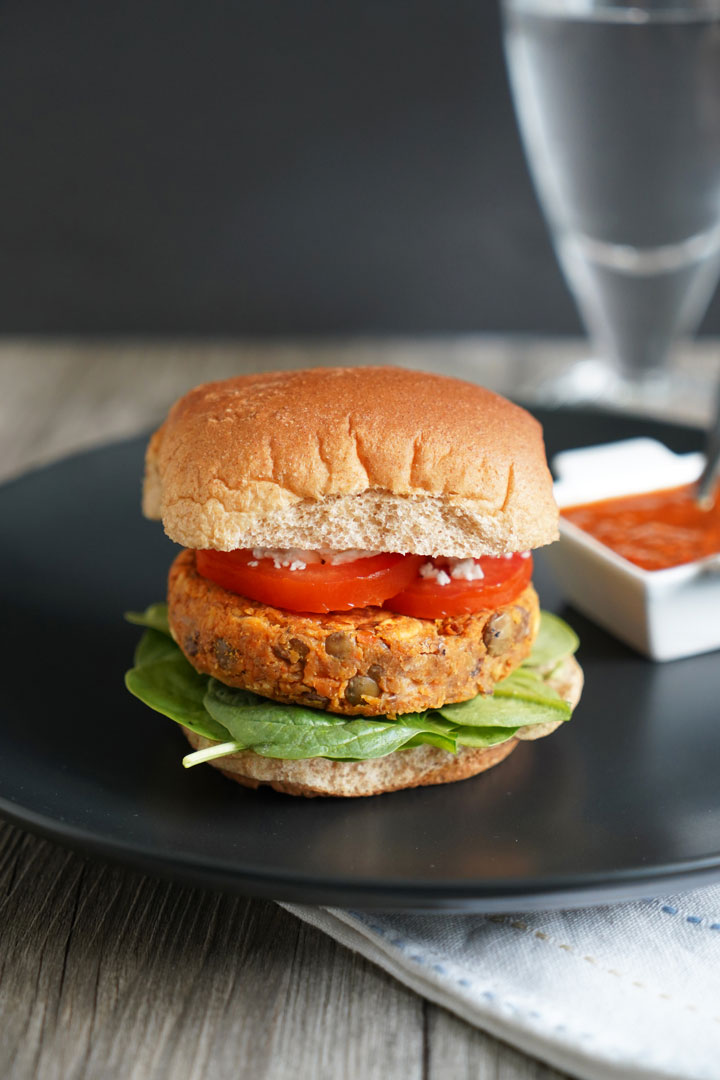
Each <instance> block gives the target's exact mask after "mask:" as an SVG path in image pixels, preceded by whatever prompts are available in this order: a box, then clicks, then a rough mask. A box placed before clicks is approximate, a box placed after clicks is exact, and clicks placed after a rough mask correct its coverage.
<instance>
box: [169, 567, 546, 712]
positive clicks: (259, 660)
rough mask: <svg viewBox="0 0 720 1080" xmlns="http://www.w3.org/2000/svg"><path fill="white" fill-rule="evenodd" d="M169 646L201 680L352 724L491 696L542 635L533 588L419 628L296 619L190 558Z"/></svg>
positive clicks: (374, 612) (175, 580)
mask: <svg viewBox="0 0 720 1080" xmlns="http://www.w3.org/2000/svg"><path fill="white" fill-rule="evenodd" d="M168 607H169V617H170V628H171V630H172V634H173V637H174V638H175V640H176V641H177V643H178V645H179V646H180V648H181V649H182V651H183V652H184V654H185V655H186V656H187V658H188V660H189V661H190V663H191V664H192V665H193V667H195V668H196V669H197V670H198V671H202V672H205V673H206V674H208V675H214V676H215V678H217V679H219V680H220V681H221V682H224V683H226V684H227V685H228V686H239V687H242V688H243V689H246V690H253V691H254V692H255V693H257V694H262V695H263V696H264V697H268V698H273V699H274V700H275V701H286V702H294V703H297V704H299V705H310V706H312V707H314V708H320V709H327V710H328V711H329V712H333V713H341V714H343V715H346V716H382V715H388V716H395V715H398V714H400V713H407V712H420V711H421V710H423V709H429V708H435V707H437V706H439V705H443V704H447V703H449V702H452V701H465V700H467V699H468V698H471V697H474V696H475V695H476V694H478V693H489V692H491V691H492V689H493V686H494V685H495V683H496V682H498V681H499V680H500V679H502V678H504V677H505V676H506V675H507V674H509V672H510V671H512V670H513V669H514V668H516V667H517V666H518V664H519V663H520V662H521V661H522V660H524V659H525V657H526V656H527V655H528V654H529V652H530V649H531V647H532V642H533V640H534V638H535V635H536V633H537V627H538V621H539V610H538V599H537V594H536V593H535V590H534V589H533V588H532V586H531V585H530V586H528V587H527V588H526V589H525V590H524V591H523V592H522V593H521V594H520V595H519V596H518V597H517V598H516V599H515V600H514V601H513V602H512V603H511V604H505V605H503V606H502V607H498V608H497V609H496V610H494V611H482V612H477V613H475V614H473V615H459V616H453V617H449V618H443V619H414V618H411V617H410V616H407V615H396V614H394V613H393V612H391V611H386V610H385V609H384V608H379V607H366V608H355V609H353V610H351V611H341V612H332V613H330V614H327V615H314V614H298V613H296V612H292V611H283V610H282V609H280V608H274V607H270V606H269V605H268V604H261V603H259V602H258V601H256V600H249V599H247V598H246V597H244V596H238V595H237V594H235V593H231V592H228V590H227V589H223V588H222V587H221V586H220V585H216V584H215V583H214V582H212V581H208V580H207V579H206V578H204V577H202V576H201V575H200V574H198V572H197V569H196V566H195V553H194V551H183V552H181V553H180V555H178V557H177V558H176V559H175V562H174V563H173V565H172V567H171V570H170V579H169V584H168Z"/></svg>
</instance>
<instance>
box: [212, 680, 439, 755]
mask: <svg viewBox="0 0 720 1080" xmlns="http://www.w3.org/2000/svg"><path fill="white" fill-rule="evenodd" d="M252 697H256V696H255V695H252ZM205 708H206V709H207V711H208V712H209V713H210V715H211V716H212V717H213V719H215V720H216V721H217V722H218V723H219V724H221V725H222V726H223V727H224V728H225V729H226V730H227V731H229V732H230V737H231V738H232V739H235V740H237V742H239V743H242V744H243V745H244V746H247V747H251V748H252V749H253V750H254V751H255V753H256V754H261V755H262V756H263V757H274V758H283V759H286V760H298V759H300V758H309V757H329V758H334V759H335V760H338V761H342V760H347V759H354V760H367V759H369V758H376V757H384V756H385V755H386V754H391V753H392V752H393V751H394V750H399V749H400V747H401V746H403V745H404V744H405V743H407V742H408V741H409V740H410V739H412V738H413V737H414V736H415V734H416V733H418V732H422V731H423V730H428V731H431V732H432V731H433V728H437V729H438V732H439V733H440V734H442V735H444V734H445V732H446V731H447V726H446V725H444V724H442V722H434V721H432V720H430V719H426V718H423V717H420V716H418V715H417V714H409V716H408V723H407V724H406V723H404V722H403V718H402V717H400V718H398V719H397V720H388V719H387V717H384V716H380V717H352V718H348V717H346V716H339V715H337V714H335V713H328V712H323V711H322V710H320V709H308V708H304V707H303V706H301V705H284V704H282V703H280V702H277V701H268V700H266V699H263V698H256V700H255V702H251V703H248V693H247V691H244V690H233V689H232V688H231V687H228V686H225V685H224V684H223V683H221V682H218V681H217V679H211V680H210V683H209V686H208V691H207V694H206V695H205Z"/></svg>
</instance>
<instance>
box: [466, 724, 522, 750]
mask: <svg viewBox="0 0 720 1080" xmlns="http://www.w3.org/2000/svg"><path fill="white" fill-rule="evenodd" d="M517 730H518V728H516V727H478V728H476V727H458V728H456V729H455V738H456V739H457V741H458V745H459V746H477V747H484V746H497V744H498V743H504V742H507V741H508V739H512V737H513V735H514V734H515V732H516V731H517Z"/></svg>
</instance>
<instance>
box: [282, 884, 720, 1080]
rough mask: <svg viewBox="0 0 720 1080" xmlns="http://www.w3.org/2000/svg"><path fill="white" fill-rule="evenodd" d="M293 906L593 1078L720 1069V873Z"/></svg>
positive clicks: (714, 1075)
mask: <svg viewBox="0 0 720 1080" xmlns="http://www.w3.org/2000/svg"><path fill="white" fill-rule="evenodd" d="M284 906H285V907H287V909H288V910H289V911H291V912H293V914H295V915H297V916H298V917H299V918H301V919H304V920H305V921H306V922H309V923H311V924H312V925H313V926H317V927H319V928H320V929H321V930H324V931H325V932H326V933H328V934H330V935H331V936H332V937H334V938H335V939H336V940H338V941H340V942H341V943H342V944H344V945H347V946H348V947H349V948H351V949H354V950H356V951H357V952H359V953H362V954H363V956H366V957H367V958H368V959H369V960H372V961H373V962H375V963H376V964H379V965H380V966H381V967H383V968H384V969H385V970H386V971H388V972H389V973H390V974H391V975H394V976H395V978H397V979H399V980H400V981H401V982H403V983H405V984H406V985H407V986H409V987H411V988H412V989H413V990H415V991H416V992H417V993H418V994H422V995H423V996H424V997H426V998H429V999H430V1000H431V1001H434V1002H436V1003H437V1004H439V1005H443V1006H444V1007H445V1008H447V1009H450V1010H451V1011H452V1012H455V1013H457V1014H458V1016H461V1017H462V1018H463V1019H464V1020H467V1021H468V1022H469V1023H471V1024H475V1025H476V1026H477V1027H480V1028H482V1029H483V1030H485V1031H487V1032H489V1033H490V1034H491V1035H495V1036H496V1037H497V1038H499V1039H502V1040H504V1041H505V1042H507V1043H510V1044H512V1045H513V1046H516V1047H517V1048H518V1049H520V1050H523V1051H524V1052H525V1053H527V1054H531V1055H533V1056H535V1057H538V1058H541V1059H542V1060H543V1061H546V1062H548V1063H549V1064H551V1065H553V1066H555V1068H558V1069H562V1070H564V1071H565V1072H567V1073H570V1074H571V1075H572V1076H576V1077H579V1078H581V1080H607V1078H610V1077H612V1078H613V1080H618V1078H620V1077H622V1078H626V1077H627V1078H633V1080H634V1078H637V1080H671V1078H672V1080H720V886H712V887H709V888H705V889H702V890H697V891H695V892H691V893H685V894H683V895H679V896H674V897H670V898H667V899H662V900H640V901H632V902H628V903H624V904H615V905H613V906H609V907H602V908H589V909H584V910H577V911H552V912H541V913H538V912H534V913H533V914H529V915H522V914H519V915H489V916H483V915H442V914H432V915H431V914H416V913H413V912H397V913H394V914H388V913H382V914H375V913H371V912H361V911H343V910H339V909H337V908H311V907H300V906H297V905H291V904H286V905H284Z"/></svg>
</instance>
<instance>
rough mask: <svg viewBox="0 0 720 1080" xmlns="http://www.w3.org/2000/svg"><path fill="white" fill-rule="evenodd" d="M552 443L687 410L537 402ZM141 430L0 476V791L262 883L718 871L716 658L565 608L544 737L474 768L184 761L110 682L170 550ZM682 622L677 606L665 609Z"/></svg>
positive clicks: (489, 902)
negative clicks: (382, 787) (559, 668)
mask: <svg viewBox="0 0 720 1080" xmlns="http://www.w3.org/2000/svg"><path fill="white" fill-rule="evenodd" d="M541 419H542V420H543V422H544V423H545V428H546V436H547V442H548V450H549V453H550V454H552V453H554V452H556V451H557V450H560V449H562V448H566V447H570V446H578V445H581V444H590V443H595V442H602V441H605V440H608V439H615V438H625V437H627V436H630V435H638V434H647V435H651V436H655V437H658V438H660V439H662V440H663V441H665V442H666V443H668V445H670V446H671V447H673V448H674V449H676V450H683V451H685V450H695V449H698V448H699V446H700V441H701V440H700V435H699V433H698V432H696V431H693V430H692V429H688V428H682V427H673V426H668V425H663V424H656V423H649V422H643V421H639V420H637V421H636V420H633V419H628V418H623V419H620V418H617V417H608V416H605V415H602V414H598V413H578V412H567V413H548V414H545V415H542V416H541ZM143 445H144V441H143V440H134V441H132V442H126V443H122V444H120V445H116V446H110V447H107V448H104V449H101V450H97V451H95V452H92V453H89V454H83V455H81V456H79V457H75V458H71V459H69V460H67V461H63V462H61V463H60V464H57V465H53V466H51V467H50V468H47V469H43V470H41V471H39V472H35V473H33V474H31V475H29V476H27V477H24V478H22V479H20V480H18V481H16V482H14V483H12V484H9V485H7V486H6V487H4V488H2V489H0V519H1V520H2V530H1V532H2V538H1V539H0V552H1V557H0V574H1V575H2V594H3V604H2V636H3V644H2V653H1V655H2V658H3V673H4V679H3V692H2V702H3V716H4V724H3V726H2V734H0V810H1V811H2V813H3V814H4V815H5V816H7V817H8V818H10V819H11V820H13V821H16V822H19V823H21V824H23V825H25V826H27V827H29V828H31V829H34V830H36V831H38V832H41V833H43V834H45V835H48V836H51V837H53V838H55V839H57V840H60V841H63V842H65V843H68V844H71V845H73V846H76V847H79V848H82V849H85V850H88V851H92V852H95V853H98V854H101V855H105V856H110V857H113V858H117V859H121V860H125V861H127V862H130V863H133V864H135V865H139V866H141V867H143V868H145V869H148V870H152V871H157V872H161V873H166V874H173V875H176V876H179V877H182V878H185V879H189V880H191V881H193V882H198V883H201V884H205V885H211V886H220V887H224V888H231V889H236V890H239V891H242V892H246V893H257V894H260V895H264V896H270V897H273V898H276V899H291V900H296V901H306V902H310V903H327V904H344V905H347V904H351V905H355V906H366V907H369V906H382V907H386V908H387V907H397V906H402V907H422V908H428V909H429V908H445V909H451V908H452V909H456V910H460V909H462V910H474V911H493V910H494V911H497V910H502V909H506V910H507V909H512V908H515V909H516V910H517V909H528V908H531V907H540V906H543V907H551V906H568V905H571V904H589V903H595V902H601V901H605V900H608V899H612V898H620V897H626V896H630V895H635V894H638V893H640V894H642V895H651V894H653V893H655V894H656V893H657V892H659V891H661V890H665V889H671V888H672V889H676V888H679V887H680V886H681V885H683V886H684V885H689V884H691V883H699V882H701V881H706V880H707V881H710V880H717V879H720V785H719V783H718V776H719V775H720V715H719V714H720V706H719V703H720V657H719V656H718V654H717V653H715V654H710V655H707V656H702V657H696V658H693V659H690V660H679V661H676V662H675V663H671V664H665V665H655V664H652V663H650V662H649V661H647V660H644V659H642V658H641V657H639V656H637V655H635V654H634V653H633V652H631V651H630V650H629V649H627V648H626V647H625V646H623V645H621V644H620V643H619V642H617V641H615V640H614V639H613V638H611V637H609V636H608V635H607V634H605V633H603V632H602V631H601V630H599V629H598V628H597V627H595V626H593V625H592V623H590V622H588V621H587V620H586V619H584V618H582V617H581V616H580V615H578V614H576V613H575V612H573V611H567V610H565V609H564V607H563V604H562V598H561V596H560V595H559V593H558V591H557V589H556V587H555V586H554V585H553V582H552V579H551V578H550V575H549V573H548V572H547V571H546V568H545V566H544V565H543V561H542V556H540V557H539V558H538V559H537V573H536V576H535V580H536V583H537V584H538V587H539V589H540V593H541V596H542V599H543V603H544V606H546V607H550V608H552V609H555V610H558V611H560V612H561V613H562V614H563V615H564V616H565V617H566V618H567V619H568V620H569V621H570V622H571V623H572V624H573V625H574V626H575V627H576V629H577V630H578V632H579V634H580V636H581V639H582V649H581V652H580V654H579V657H580V660H581V662H582V664H583V666H584V668H585V675H586V688H585V693H584V697H583V699H582V702H581V705H580V707H579V708H578V709H577V712H576V714H575V718H574V719H573V721H572V722H571V723H570V724H568V725H567V726H566V727H565V728H563V729H562V730H560V731H559V732H557V733H556V734H555V735H553V736H552V738H549V739H543V740H541V741H539V742H535V743H524V744H521V745H520V746H519V747H518V749H516V750H515V752H514V753H513V754H512V755H511V756H510V757H509V758H508V759H507V761H505V762H504V763H503V764H501V765H500V766H498V767H497V768H495V769H492V770H491V771H490V772H489V773H487V774H485V775H482V776H479V777H476V778H475V779H472V780H466V781H463V782H462V783H457V784H451V785H448V786H446V787H435V788H422V789H418V790H415V791H404V792H399V793H396V794H392V795H383V796H379V797H376V798H370V799H357V800H342V799H313V800H306V799H295V798H291V797H289V796H284V795H278V794H275V793H274V792H271V791H260V792H250V791H246V790H245V789H243V788H241V787H239V786H238V785H235V784H231V783H229V782H228V781H227V780H225V779H223V778H222V777H221V776H220V775H219V774H218V773H216V772H214V771H213V770H211V769H210V768H202V767H201V768H196V769H193V770H191V771H189V772H186V771H184V770H183V769H182V767H181V765H180V758H181V756H182V754H183V752H184V750H185V747H186V744H185V741H184V739H183V737H182V734H181V733H180V731H179V730H177V729H176V728H175V726H174V725H173V724H172V723H171V722H170V721H169V720H165V719H163V718H162V717H160V716H158V715H156V714H154V713H152V712H150V711H149V710H147V709H146V708H144V707H143V706H142V705H141V704H140V703H139V702H137V701H135V700H134V699H133V698H131V697H130V696H129V695H128V694H127V693H126V691H125V689H124V687H123V683H122V677H123V672H124V670H125V668H126V667H127V666H128V665H129V662H130V658H131V656H132V651H133V647H134V644H135V641H136V640H137V631H136V630H135V629H134V628H132V627H130V626H127V625H126V624H124V623H123V621H122V612H123V611H124V610H125V609H127V608H140V607H142V606H144V605H145V604H146V603H148V602H150V601H153V600H156V599H159V598H161V597H162V595H163V592H164V583H165V575H166V569H167V566H168V564H169V562H170V560H171V558H172V555H173V548H172V545H171V544H170V543H169V541H168V540H167V539H166V538H165V537H164V536H163V533H162V529H161V527H160V526H159V525H157V524H152V523H149V522H146V521H143V519H142V518H141V516H140V510H139V505H138V500H139V485H140V475H141V471H142V453H143ZM677 632H678V633H682V632H683V628H682V626H678V627H677Z"/></svg>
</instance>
